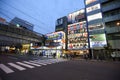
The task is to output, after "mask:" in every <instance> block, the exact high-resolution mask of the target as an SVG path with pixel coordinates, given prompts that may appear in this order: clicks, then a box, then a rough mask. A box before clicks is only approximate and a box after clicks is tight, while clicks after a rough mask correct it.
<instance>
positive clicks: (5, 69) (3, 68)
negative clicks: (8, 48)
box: [0, 64, 14, 74]
mask: <svg viewBox="0 0 120 80" xmlns="http://www.w3.org/2000/svg"><path fill="white" fill-rule="evenodd" d="M0 68H1V69H2V70H3V71H4V72H5V73H7V74H8V73H13V72H14V71H13V70H12V69H10V68H9V67H7V66H5V65H4V64H0Z"/></svg>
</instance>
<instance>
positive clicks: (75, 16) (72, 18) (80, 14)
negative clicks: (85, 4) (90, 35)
mask: <svg viewBox="0 0 120 80" xmlns="http://www.w3.org/2000/svg"><path fill="white" fill-rule="evenodd" d="M82 18H85V10H84V9H81V10H79V11H76V12H73V13H71V14H68V22H69V23H71V24H72V23H77V22H80V21H79V20H80V19H82Z"/></svg>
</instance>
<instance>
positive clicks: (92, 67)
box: [0, 56, 120, 80]
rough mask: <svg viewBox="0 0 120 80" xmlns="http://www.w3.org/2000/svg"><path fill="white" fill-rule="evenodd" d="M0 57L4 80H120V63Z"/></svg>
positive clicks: (0, 74)
mask: <svg viewBox="0 0 120 80" xmlns="http://www.w3.org/2000/svg"><path fill="white" fill-rule="evenodd" d="M0 57H1V58H0V77H1V78H2V80H119V79H120V76H119V74H120V62H109V61H86V60H65V59H42V60H41V59H23V58H21V59H20V58H18V57H17V58H15V57H14V58H11V57H10V56H7V57H6V56H0ZM3 57H5V58H4V60H3ZM3 68H4V69H3Z"/></svg>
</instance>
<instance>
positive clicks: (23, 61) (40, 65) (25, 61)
mask: <svg viewBox="0 0 120 80" xmlns="http://www.w3.org/2000/svg"><path fill="white" fill-rule="evenodd" d="M23 62H24V63H27V64H31V65H33V66H38V67H39V66H41V65H38V64H35V63H31V62H28V61H23Z"/></svg>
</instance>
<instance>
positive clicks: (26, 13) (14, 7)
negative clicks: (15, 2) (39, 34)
mask: <svg viewBox="0 0 120 80" xmlns="http://www.w3.org/2000/svg"><path fill="white" fill-rule="evenodd" d="M1 1H2V0H1ZM2 2H3V3H4V4H6V5H7V6H10V7H11V8H13V9H15V10H17V11H18V12H20V13H22V14H24V15H26V16H28V17H30V18H31V19H33V20H35V21H37V22H39V23H41V24H42V25H44V26H47V25H46V24H45V23H43V22H42V21H40V20H37V19H36V18H34V17H32V16H30V15H28V14H27V13H25V12H23V11H22V10H19V9H17V8H15V7H13V6H12V5H10V4H7V3H6V2H4V1H2ZM37 26H38V27H40V28H41V27H42V26H39V25H37ZM42 28H43V27H42ZM44 30H45V29H44ZM47 31H49V30H47Z"/></svg>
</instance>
